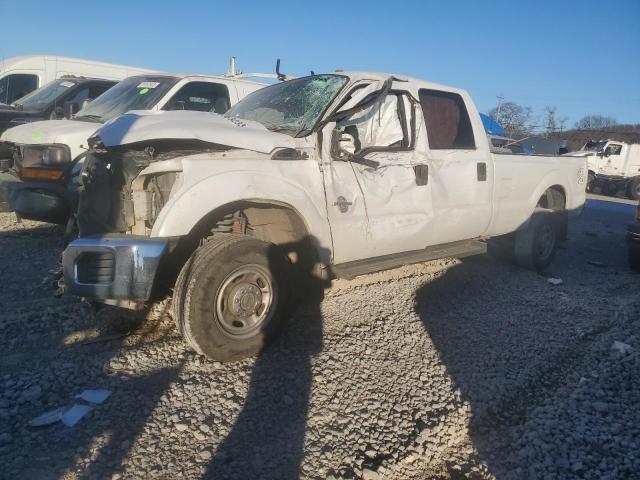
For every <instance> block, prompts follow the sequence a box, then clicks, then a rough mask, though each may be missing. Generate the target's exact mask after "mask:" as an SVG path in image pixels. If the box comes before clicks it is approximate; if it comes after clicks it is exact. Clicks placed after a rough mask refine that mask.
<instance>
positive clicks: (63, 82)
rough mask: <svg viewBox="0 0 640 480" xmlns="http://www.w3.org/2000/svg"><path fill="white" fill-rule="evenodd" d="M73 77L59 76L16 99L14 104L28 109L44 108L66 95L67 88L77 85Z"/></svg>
mask: <svg viewBox="0 0 640 480" xmlns="http://www.w3.org/2000/svg"><path fill="white" fill-rule="evenodd" d="M76 83H77V82H76V81H75V80H74V79H73V78H59V79H58V80H54V81H53V82H50V83H47V84H46V85H45V86H44V87H42V88H38V89H37V90H34V91H33V92H31V93H28V94H26V95H25V96H24V97H22V98H19V99H18V100H16V101H15V102H14V103H13V105H16V106H19V107H22V108H25V109H27V110H37V109H42V108H44V107H46V106H47V105H49V104H50V103H51V102H53V101H54V100H56V99H58V98H60V97H61V96H62V95H64V94H65V93H66V92H67V90H69V89H70V88H71V87H73V86H75V85H76Z"/></svg>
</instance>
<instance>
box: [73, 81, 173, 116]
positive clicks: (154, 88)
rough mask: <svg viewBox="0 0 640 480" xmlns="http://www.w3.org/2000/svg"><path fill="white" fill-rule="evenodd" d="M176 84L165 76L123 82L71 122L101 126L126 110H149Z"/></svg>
mask: <svg viewBox="0 0 640 480" xmlns="http://www.w3.org/2000/svg"><path fill="white" fill-rule="evenodd" d="M177 81H178V79H177V78H176V77H167V76H148V75H141V76H136V77H129V78H125V79H124V80H122V81H121V82H119V83H117V84H116V85H115V86H114V87H112V88H110V89H109V90H107V91H106V92H105V93H103V94H102V95H100V96H99V97H98V98H96V99H95V100H94V101H93V102H91V103H90V104H89V105H88V106H86V107H85V108H83V109H82V110H80V111H79V112H78V114H77V115H76V117H75V118H76V119H78V120H90V121H96V122H101V123H102V122H106V121H107V120H110V119H112V118H115V117H117V116H118V115H122V114H123V113H126V112H128V111H129V110H149V109H151V108H153V107H154V106H155V105H156V103H158V102H159V101H160V100H161V99H162V97H164V95H165V94H166V93H167V92H168V91H169V89H170V88H171V87H173V86H174V85H175V84H176V82H177Z"/></svg>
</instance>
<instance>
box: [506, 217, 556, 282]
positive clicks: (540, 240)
mask: <svg viewBox="0 0 640 480" xmlns="http://www.w3.org/2000/svg"><path fill="white" fill-rule="evenodd" d="M560 213H561V212H555V211H553V210H549V209H546V208H536V209H535V211H534V212H533V215H532V216H531V219H530V220H529V223H528V225H527V226H526V227H525V228H522V229H520V230H518V231H517V232H515V237H514V259H515V262H516V263H517V264H518V265H521V266H523V267H525V268H528V269H531V270H536V271H539V270H543V269H545V268H546V267H548V266H549V264H550V263H551V261H552V260H553V258H554V257H555V254H556V250H557V247H558V242H559V241H560V238H559V233H560Z"/></svg>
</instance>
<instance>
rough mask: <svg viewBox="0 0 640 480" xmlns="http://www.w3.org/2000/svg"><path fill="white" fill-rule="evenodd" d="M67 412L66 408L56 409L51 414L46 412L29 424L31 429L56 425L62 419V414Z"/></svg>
mask: <svg viewBox="0 0 640 480" xmlns="http://www.w3.org/2000/svg"><path fill="white" fill-rule="evenodd" d="M65 410H66V408H65V407H60V408H56V409H55V410H51V411H49V412H45V413H43V414H42V415H39V416H37V417H36V418H34V419H33V420H31V421H30V422H29V426H30V427H43V426H45V425H51V424H52V423H56V422H57V421H59V420H60V418H61V417H62V414H63V413H64V411H65Z"/></svg>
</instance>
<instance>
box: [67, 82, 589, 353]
mask: <svg viewBox="0 0 640 480" xmlns="http://www.w3.org/2000/svg"><path fill="white" fill-rule="evenodd" d="M90 143H91V146H92V149H91V152H90V153H89V155H88V156H87V161H86V163H85V167H84V171H83V173H82V192H81V195H80V204H79V210H78V213H77V215H78V223H79V227H80V233H81V237H82V238H79V239H78V240H76V241H74V242H72V243H71V244H70V245H69V246H68V247H67V249H66V250H65V252H64V256H63V266H64V279H65V284H66V288H67V291H68V292H70V293H73V294H76V295H79V296H82V297H86V298H89V299H94V300H100V301H104V302H107V303H112V304H116V305H121V306H129V307H133V306H140V305H142V304H144V303H145V302H150V301H153V300H154V298H156V295H158V292H159V291H162V289H163V288H164V289H165V292H166V288H171V287H173V300H172V301H173V315H174V317H175V320H176V323H177V325H178V328H179V330H180V332H181V333H182V335H183V337H184V339H185V341H186V342H187V343H188V345H190V346H191V347H192V348H193V349H194V350H196V351H198V352H200V353H202V354H205V355H207V356H209V357H212V358H215V359H218V360H236V359H240V358H243V357H246V356H250V355H253V354H255V353H257V352H258V351H260V349H261V348H262V347H263V346H264V345H265V344H266V343H267V342H268V341H269V340H270V339H271V338H272V337H273V335H274V334H275V333H276V332H277V331H278V328H279V327H280V326H281V325H282V323H283V321H284V320H285V319H286V316H287V315H286V307H287V303H288V300H289V298H290V295H291V293H292V291H293V290H294V289H297V290H301V289H306V288H312V286H313V282H314V281H315V279H318V278H319V279H327V278H332V277H347V278H349V277H353V276H356V275H360V274H364V273H368V272H372V271H378V270H384V269H389V268H393V267H397V266H400V265H403V264H408V263H416V262H421V261H426V260H431V259H435V258H441V257H464V256H468V255H473V254H479V253H484V252H485V251H486V240H487V239H488V238H489V237H499V238H498V239H499V240H500V243H501V244H502V246H503V248H504V249H505V250H506V251H508V252H510V254H511V256H512V258H513V259H515V261H517V262H518V263H519V264H521V265H524V266H526V267H530V268H534V269H541V268H544V267H545V266H547V265H548V263H549V262H550V261H551V259H552V258H553V255H554V252H555V249H556V246H557V245H558V243H559V242H561V241H562V240H563V238H564V237H565V236H566V230H567V221H568V218H569V217H571V216H575V215H578V214H579V213H580V211H581V210H582V208H583V205H584V202H585V182H586V178H587V170H586V160H585V159H584V158H567V157H563V158H560V157H552V156H543V155H537V156H535V157H527V156H524V155H514V154H493V153H491V152H490V149H489V144H488V141H487V137H486V134H485V133H484V129H483V126H482V122H481V120H480V116H479V114H478V112H477V110H476V108H475V106H474V104H473V102H472V101H471V98H470V97H469V95H468V94H467V93H466V92H465V91H463V90H460V89H457V88H452V87H447V86H443V85H437V84H434V83H430V82H426V81H421V80H416V79H411V78H406V77H395V76H389V75H384V74H376V73H358V72H356V73H345V72H336V74H326V75H312V76H309V77H304V78H299V79H295V80H291V81H287V82H282V83H279V84H276V85H272V86H269V87H266V88H264V89H262V90H259V91H257V92H254V93H252V94H250V95H249V96H247V97H246V98H245V99H244V100H242V101H241V102H240V103H238V104H237V105H235V106H234V107H233V108H232V109H231V110H229V111H228V112H227V113H226V114H225V115H224V116H222V115H214V114H209V113H201V112H130V113H128V114H126V115H123V116H121V117H119V118H117V119H114V120H112V121H111V122H109V123H107V124H106V125H105V126H104V127H102V128H101V129H100V130H98V131H97V132H96V135H95V136H94V137H93V138H92V140H91V142H90Z"/></svg>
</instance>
